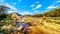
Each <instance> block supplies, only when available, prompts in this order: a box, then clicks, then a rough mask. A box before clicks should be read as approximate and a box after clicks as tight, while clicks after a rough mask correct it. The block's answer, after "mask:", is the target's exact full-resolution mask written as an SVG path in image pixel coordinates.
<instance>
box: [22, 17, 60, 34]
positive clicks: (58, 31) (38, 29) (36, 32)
mask: <svg viewBox="0 0 60 34" xmlns="http://www.w3.org/2000/svg"><path fill="white" fill-rule="evenodd" d="M21 21H22V22H25V23H27V22H31V23H32V25H33V24H35V25H36V26H30V28H31V29H32V32H31V33H30V34H60V25H59V24H56V23H55V22H49V23H48V22H47V21H46V20H45V21H42V20H41V19H40V18H33V17H31V18H27V19H22V20H21ZM41 21H42V22H41Z"/></svg>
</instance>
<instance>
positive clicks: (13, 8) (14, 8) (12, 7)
mask: <svg viewBox="0 0 60 34" xmlns="http://www.w3.org/2000/svg"><path fill="white" fill-rule="evenodd" d="M5 5H6V6H8V7H9V8H10V9H12V10H14V11H15V10H17V8H16V7H14V6H11V5H9V4H7V3H5Z"/></svg>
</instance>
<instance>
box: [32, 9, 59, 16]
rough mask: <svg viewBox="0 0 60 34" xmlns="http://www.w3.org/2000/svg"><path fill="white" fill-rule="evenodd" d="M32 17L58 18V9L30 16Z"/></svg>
mask: <svg viewBox="0 0 60 34" xmlns="http://www.w3.org/2000/svg"><path fill="white" fill-rule="evenodd" d="M32 16H33V17H42V16H47V17H60V8H56V9H53V10H50V11H47V12H44V13H43V14H35V15H32Z"/></svg>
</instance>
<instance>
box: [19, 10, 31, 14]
mask: <svg viewBox="0 0 60 34" xmlns="http://www.w3.org/2000/svg"><path fill="white" fill-rule="evenodd" d="M20 14H22V15H27V14H28V15H31V13H30V12H26V11H25V12H22V13H20Z"/></svg>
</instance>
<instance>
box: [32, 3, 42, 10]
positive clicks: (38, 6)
mask: <svg viewBox="0 0 60 34" xmlns="http://www.w3.org/2000/svg"><path fill="white" fill-rule="evenodd" d="M40 7H42V5H40V4H39V5H37V6H36V7H35V8H33V9H32V10H35V9H38V8H40Z"/></svg>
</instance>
